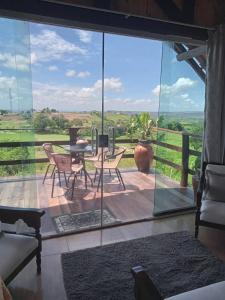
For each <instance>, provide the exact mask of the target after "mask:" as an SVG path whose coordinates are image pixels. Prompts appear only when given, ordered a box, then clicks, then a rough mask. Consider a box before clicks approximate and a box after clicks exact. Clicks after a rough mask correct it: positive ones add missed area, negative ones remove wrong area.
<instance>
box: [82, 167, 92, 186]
mask: <svg viewBox="0 0 225 300" xmlns="http://www.w3.org/2000/svg"><path fill="white" fill-rule="evenodd" d="M84 173H86V175H87V178H88V179H89V180H90V182H91V186H93V182H92V179H91V176H90V175H89V174H88V172H87V171H86V169H84Z"/></svg>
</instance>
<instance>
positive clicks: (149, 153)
mask: <svg viewBox="0 0 225 300" xmlns="http://www.w3.org/2000/svg"><path fill="white" fill-rule="evenodd" d="M134 160H135V163H136V165H137V168H138V171H141V172H144V173H148V172H149V170H150V166H151V165H152V161H153V149H152V146H151V144H150V141H140V142H139V143H138V144H137V146H136V147H135V150H134Z"/></svg>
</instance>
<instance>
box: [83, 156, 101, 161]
mask: <svg viewBox="0 0 225 300" xmlns="http://www.w3.org/2000/svg"><path fill="white" fill-rule="evenodd" d="M84 159H85V161H93V162H95V161H98V160H99V158H98V156H85V158H84Z"/></svg>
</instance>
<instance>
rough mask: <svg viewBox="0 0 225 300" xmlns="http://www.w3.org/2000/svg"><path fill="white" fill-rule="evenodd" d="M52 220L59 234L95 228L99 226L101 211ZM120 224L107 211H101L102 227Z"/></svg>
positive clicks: (63, 216)
mask: <svg viewBox="0 0 225 300" xmlns="http://www.w3.org/2000/svg"><path fill="white" fill-rule="evenodd" d="M53 220H54V223H55V226H56V230H57V232H59V233H63V232H70V231H75V230H81V229H88V228H95V227H99V226H100V225H101V210H100V209H97V210H92V211H88V212H83V213H76V214H66V215H62V216H58V217H54V218H53ZM120 222H121V221H120V220H118V219H116V218H115V217H114V216H113V215H112V213H111V212H110V211H109V210H108V209H106V208H104V209H103V211H102V223H103V224H104V225H109V224H116V223H120Z"/></svg>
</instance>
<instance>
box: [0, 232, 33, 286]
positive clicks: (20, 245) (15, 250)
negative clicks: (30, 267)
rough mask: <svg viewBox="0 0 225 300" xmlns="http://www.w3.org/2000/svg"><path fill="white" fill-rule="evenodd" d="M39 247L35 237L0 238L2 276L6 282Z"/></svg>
mask: <svg viewBox="0 0 225 300" xmlns="http://www.w3.org/2000/svg"><path fill="white" fill-rule="evenodd" d="M37 247H38V241H37V239H36V238H34V237H29V236H24V235H17V234H6V233H4V234H3V235H2V236H1V237H0V262H1V263H0V274H1V277H2V279H3V280H5V279H6V278H7V277H8V276H9V275H10V274H11V273H12V272H13V271H14V270H15V268H16V267H18V266H19V265H20V264H21V263H22V262H23V260H24V259H25V258H26V257H27V256H28V255H29V254H31V253H32V252H33V250H35V249H36V248H37Z"/></svg>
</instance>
